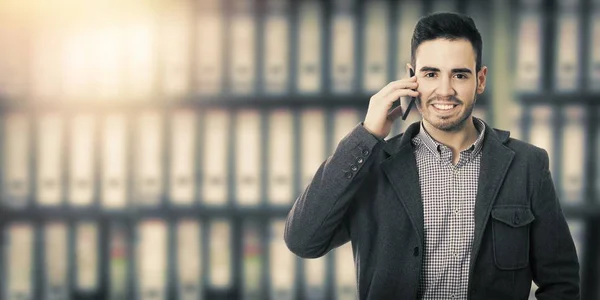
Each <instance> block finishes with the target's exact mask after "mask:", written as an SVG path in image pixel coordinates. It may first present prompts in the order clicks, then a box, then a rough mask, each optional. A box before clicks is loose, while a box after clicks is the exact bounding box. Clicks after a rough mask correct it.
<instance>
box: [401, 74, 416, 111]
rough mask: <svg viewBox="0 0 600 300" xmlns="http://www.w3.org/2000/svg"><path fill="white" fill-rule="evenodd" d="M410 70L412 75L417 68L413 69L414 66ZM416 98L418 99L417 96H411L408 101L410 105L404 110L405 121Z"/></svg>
mask: <svg viewBox="0 0 600 300" xmlns="http://www.w3.org/2000/svg"><path fill="white" fill-rule="evenodd" d="M409 72H410V77H413V76H415V70H413V68H410V70H409ZM416 99H417V98H416V97H411V98H410V102H409V103H408V106H407V107H406V110H405V111H404V114H403V115H402V120H403V121H405V120H406V118H407V117H408V114H409V113H410V110H411V108H412V107H413V106H414V105H415V101H416Z"/></svg>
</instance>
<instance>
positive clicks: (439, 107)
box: [431, 103, 458, 114]
mask: <svg viewBox="0 0 600 300" xmlns="http://www.w3.org/2000/svg"><path fill="white" fill-rule="evenodd" d="M431 106H432V107H433V108H434V110H435V111H436V112H438V113H442V114H446V113H450V112H453V111H454V110H456V108H457V107H458V104H454V103H449V104H442V103H434V104H431Z"/></svg>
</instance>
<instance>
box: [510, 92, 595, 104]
mask: <svg viewBox="0 0 600 300" xmlns="http://www.w3.org/2000/svg"><path fill="white" fill-rule="evenodd" d="M517 98H518V99H519V101H520V102H521V103H522V104H524V105H528V104H561V105H562V104H600V92H596V93H592V92H589V93H581V92H574V93H560V92H544V93H531V94H530V93H522V94H517Z"/></svg>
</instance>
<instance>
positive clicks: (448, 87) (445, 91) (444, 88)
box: [436, 77, 456, 97]
mask: <svg viewBox="0 0 600 300" xmlns="http://www.w3.org/2000/svg"><path fill="white" fill-rule="evenodd" d="M438 82H439V85H438V87H437V89H436V94H437V95H438V96H441V97H450V96H454V95H455V94H456V91H455V90H454V87H453V86H452V82H451V79H450V78H447V77H442V78H441V79H440V80H439V81H438Z"/></svg>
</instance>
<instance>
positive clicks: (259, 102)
mask: <svg viewBox="0 0 600 300" xmlns="http://www.w3.org/2000/svg"><path fill="white" fill-rule="evenodd" d="M372 95H373V94H365V93H354V94H326V93H319V94H314V95H310V94H307V95H301V94H281V95H252V96H231V95H223V96H184V97H152V98H150V99H149V100H139V99H121V100H119V101H116V100H110V101H109V100H104V101H100V100H99V101H95V100H90V101H87V100H82V101H62V100H57V101H50V100H45V101H32V100H29V99H19V100H14V99H7V98H2V97H0V111H1V112H11V111H66V112H69V111H75V112H79V111H93V112H97V111H100V112H102V111H115V110H118V111H138V110H142V109H156V108H159V109H167V110H169V109H196V108H210V107H223V108H229V109H237V108H281V107H286V108H305V107H324V108H337V107H356V108H363V109H365V110H366V109H367V108H368V106H369V99H370V98H371V96H372ZM487 103H488V101H487V99H486V97H485V96H480V97H478V98H477V104H478V105H484V106H485V105H486V104H487Z"/></svg>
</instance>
